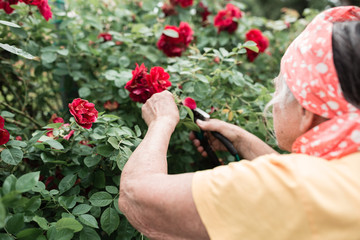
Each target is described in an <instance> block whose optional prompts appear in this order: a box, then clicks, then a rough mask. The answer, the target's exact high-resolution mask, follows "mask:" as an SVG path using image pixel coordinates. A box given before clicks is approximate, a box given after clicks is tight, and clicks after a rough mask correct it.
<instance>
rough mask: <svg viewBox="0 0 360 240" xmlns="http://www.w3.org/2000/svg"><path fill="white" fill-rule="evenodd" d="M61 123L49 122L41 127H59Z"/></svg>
mask: <svg viewBox="0 0 360 240" xmlns="http://www.w3.org/2000/svg"><path fill="white" fill-rule="evenodd" d="M62 125H63V123H61V122H60V123H50V124H48V125H46V126H45V127H43V128H46V129H47V128H55V129H56V128H59V127H61V126H62Z"/></svg>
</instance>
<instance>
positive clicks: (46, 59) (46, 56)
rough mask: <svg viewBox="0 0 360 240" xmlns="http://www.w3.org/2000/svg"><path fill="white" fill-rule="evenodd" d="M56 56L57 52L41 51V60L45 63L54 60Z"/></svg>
mask: <svg viewBox="0 0 360 240" xmlns="http://www.w3.org/2000/svg"><path fill="white" fill-rule="evenodd" d="M56 58H57V54H56V53H54V52H43V53H42V54H41V60H43V61H44V62H45V63H52V62H55V60H56Z"/></svg>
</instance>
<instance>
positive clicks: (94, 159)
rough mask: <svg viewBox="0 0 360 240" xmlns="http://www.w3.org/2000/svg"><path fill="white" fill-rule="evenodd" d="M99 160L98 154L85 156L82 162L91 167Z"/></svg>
mask: <svg viewBox="0 0 360 240" xmlns="http://www.w3.org/2000/svg"><path fill="white" fill-rule="evenodd" d="M100 160H101V156H100V155H95V156H87V157H86V158H85V159H84V163H85V165H86V166H87V167H93V166H95V165H96V164H98V163H99V162H100Z"/></svg>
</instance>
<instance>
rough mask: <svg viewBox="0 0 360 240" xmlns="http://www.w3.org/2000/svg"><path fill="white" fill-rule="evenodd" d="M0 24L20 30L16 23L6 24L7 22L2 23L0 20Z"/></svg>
mask: <svg viewBox="0 0 360 240" xmlns="http://www.w3.org/2000/svg"><path fill="white" fill-rule="evenodd" d="M0 24H3V25H6V26H9V27H14V28H21V27H20V26H19V25H17V24H16V23H12V22H8V21H4V20H0Z"/></svg>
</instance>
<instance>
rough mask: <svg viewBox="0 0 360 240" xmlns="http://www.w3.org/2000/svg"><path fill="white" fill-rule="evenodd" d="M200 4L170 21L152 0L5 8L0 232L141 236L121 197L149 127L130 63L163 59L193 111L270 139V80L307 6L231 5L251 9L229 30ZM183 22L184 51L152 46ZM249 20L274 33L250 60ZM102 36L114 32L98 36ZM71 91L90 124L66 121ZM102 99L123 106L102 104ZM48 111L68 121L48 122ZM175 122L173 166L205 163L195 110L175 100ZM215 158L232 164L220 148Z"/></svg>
mask: <svg viewBox="0 0 360 240" xmlns="http://www.w3.org/2000/svg"><path fill="white" fill-rule="evenodd" d="M197 3H198V2H197V1H195V4H194V6H192V7H189V8H186V9H182V8H180V7H177V8H176V10H177V12H178V14H177V15H174V16H170V17H166V18H165V16H164V14H163V13H162V11H161V8H160V7H159V6H160V5H159V4H158V2H157V1H152V0H143V1H141V2H140V1H130V0H125V1H124V0H117V1H110V0H109V1H94V0H91V1H85V0H78V1H67V2H66V3H65V5H61V4H59V2H57V3H56V4H55V3H54V2H50V5H51V7H52V11H53V14H54V18H53V19H52V20H50V21H49V22H46V21H45V20H43V18H42V17H41V16H40V15H39V13H38V12H37V11H32V10H31V9H32V8H29V7H28V6H25V5H23V4H19V5H17V6H16V7H14V8H16V10H15V12H14V13H13V14H11V15H7V14H5V13H4V12H3V11H2V10H1V11H0V16H1V21H0V29H1V33H0V36H1V40H0V48H1V49H0V58H1V64H0V85H1V89H0V90H1V91H0V107H1V110H0V115H1V116H2V117H3V118H4V119H5V128H6V129H7V130H8V131H9V132H10V134H11V140H10V141H9V142H8V143H6V144H5V145H3V146H0V151H1V161H0V181H1V183H2V186H1V188H0V238H1V239H17V238H19V239H56V240H59V239H63V240H66V239H94V240H95V239H145V237H144V236H142V235H141V234H140V233H139V232H137V231H136V230H135V229H134V228H132V226H131V225H130V224H129V222H128V221H127V220H126V218H125V217H124V216H123V214H122V213H121V212H120V211H119V209H118V205H117V200H118V192H119V191H118V189H119V179H120V175H121V171H122V169H123V167H124V165H125V163H126V161H127V159H128V158H129V156H130V155H131V153H132V151H133V150H134V149H135V148H136V146H137V145H138V144H139V143H140V141H141V138H142V137H143V136H144V134H145V133H146V124H145V123H144V121H143V120H142V119H141V105H140V104H138V103H134V102H132V101H131V100H130V98H129V96H128V92H127V91H126V90H125V89H124V86H125V84H126V82H127V81H129V80H130V79H131V77H132V74H131V71H132V70H133V69H134V68H135V63H138V64H141V63H144V64H145V66H146V67H148V69H150V68H151V67H153V66H161V67H163V68H164V69H165V70H166V71H167V72H168V73H169V74H170V76H171V77H170V81H171V82H172V86H171V88H170V89H169V90H170V91H172V92H173V93H174V95H176V96H177V98H178V100H179V101H180V100H181V99H184V98H185V97H192V98H193V99H195V100H196V102H197V106H198V107H200V108H202V109H203V110H205V111H207V112H210V111H213V113H212V114H211V117H213V118H219V119H222V120H226V121H228V122H232V123H234V124H237V125H239V126H241V127H244V128H245V129H247V130H249V131H251V132H252V133H254V134H256V135H257V136H259V137H260V138H261V139H263V140H265V141H267V142H268V143H269V144H272V145H273V146H275V141H274V139H273V138H272V136H271V134H269V131H268V130H267V129H268V128H269V126H267V125H266V122H265V120H264V117H263V115H262V112H263V110H264V107H265V105H266V103H267V102H268V101H269V100H270V98H271V92H272V91H273V86H272V81H271V80H272V78H273V77H275V76H276V75H277V74H278V72H279V61H280V57H281V55H282V54H283V53H284V51H285V49H286V47H287V45H288V44H289V43H290V41H291V40H292V39H293V38H294V37H295V36H296V35H297V34H298V33H299V31H300V30H302V29H303V27H304V26H305V24H306V23H307V22H308V20H309V19H311V18H312V16H313V15H314V12H313V11H310V10H308V11H307V13H306V14H305V15H306V16H307V17H306V18H305V19H298V15H296V14H294V12H291V11H290V12H286V13H285V14H283V15H282V17H281V19H279V20H276V21H273V20H269V19H266V18H261V17H254V16H252V15H251V13H250V12H247V11H246V6H245V5H243V4H239V3H237V2H233V3H234V4H236V5H237V6H239V7H241V8H242V10H243V11H244V13H246V14H245V16H244V17H243V18H241V19H239V20H238V23H239V27H238V29H237V31H236V32H235V33H234V34H232V35H230V34H228V33H226V32H221V33H219V34H218V33H217V30H216V28H215V27H214V26H213V25H212V21H213V17H214V15H215V13H216V12H217V11H218V10H220V9H222V8H223V7H224V4H223V2H222V1H204V3H205V4H208V6H209V10H210V11H211V12H212V15H211V16H210V17H209V22H210V24H207V25H206V24H205V25H204V24H203V23H202V21H201V16H199V14H198V12H196V11H197V6H196V4H197ZM180 21H187V22H189V24H190V25H191V27H192V28H193V30H194V34H195V39H194V40H193V42H192V43H191V45H190V47H189V48H188V50H187V51H186V52H185V53H183V56H182V57H179V58H167V57H165V55H164V54H163V53H162V52H161V51H159V50H158V49H157V47H156V42H157V40H158V39H159V37H160V35H161V34H162V33H164V34H166V35H168V36H171V37H177V34H176V32H174V31H171V30H166V31H163V29H164V27H165V25H169V24H170V25H176V26H178V25H179V23H180ZM286 23H289V24H290V27H288V26H287V25H286ZM252 28H259V29H261V30H262V31H263V33H264V35H266V36H267V37H268V38H269V40H270V46H269V48H268V49H267V51H266V53H261V54H260V55H259V56H258V57H257V58H256V60H255V61H254V62H253V63H251V62H249V61H248V60H247V58H246V51H247V50H246V49H250V50H253V51H258V48H257V46H256V44H255V43H254V42H251V41H248V42H246V40H245V33H246V32H247V31H248V30H250V29H252ZM102 32H108V33H110V34H111V35H112V40H110V41H104V40H103V39H102V38H98V35H99V34H100V33H102ZM76 97H81V98H85V99H87V100H89V101H90V102H92V103H94V104H95V107H96V109H97V110H98V111H99V112H101V113H100V114H99V118H98V119H97V122H96V123H94V124H93V126H92V128H91V129H88V130H86V129H84V128H82V127H80V126H78V125H77V124H76V122H75V120H74V119H73V118H70V114H69V110H68V104H69V103H70V102H71V101H72V100H73V99H74V98H76ZM108 100H111V101H116V102H118V103H119V107H118V108H117V109H114V110H108V109H105V107H104V103H106V102H107V101H108ZM111 111H112V112H111ZM54 113H56V114H57V115H58V116H60V117H62V118H64V119H65V122H66V123H69V125H66V126H65V125H62V123H52V122H51V121H50V119H51V116H52V115H53V114H54ZM180 118H181V123H180V124H179V126H178V127H177V129H176V131H175V133H174V135H173V137H172V138H171V143H170V147H169V152H168V161H169V172H171V173H180V172H186V171H195V170H198V169H201V168H203V165H202V161H200V160H199V159H201V157H200V156H199V155H198V153H197V152H196V149H195V148H194V147H193V145H192V144H191V143H190V141H189V140H188V134H189V131H190V130H198V127H197V126H196V125H194V123H193V121H192V118H193V116H192V114H191V111H189V109H188V108H186V107H184V106H181V107H180ZM270 123H271V121H270ZM72 130H73V131H74V135H73V136H71V137H70V138H69V139H66V137H65V136H66V135H67V134H69V133H70V131H72ZM49 132H52V133H51V134H50V133H49ZM17 136H20V137H22V140H16V139H15V138H16V137H17ZM222 158H223V160H224V162H225V163H227V162H230V161H234V159H233V158H232V157H231V156H229V155H226V154H225V155H222ZM204 161H206V160H204Z"/></svg>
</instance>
